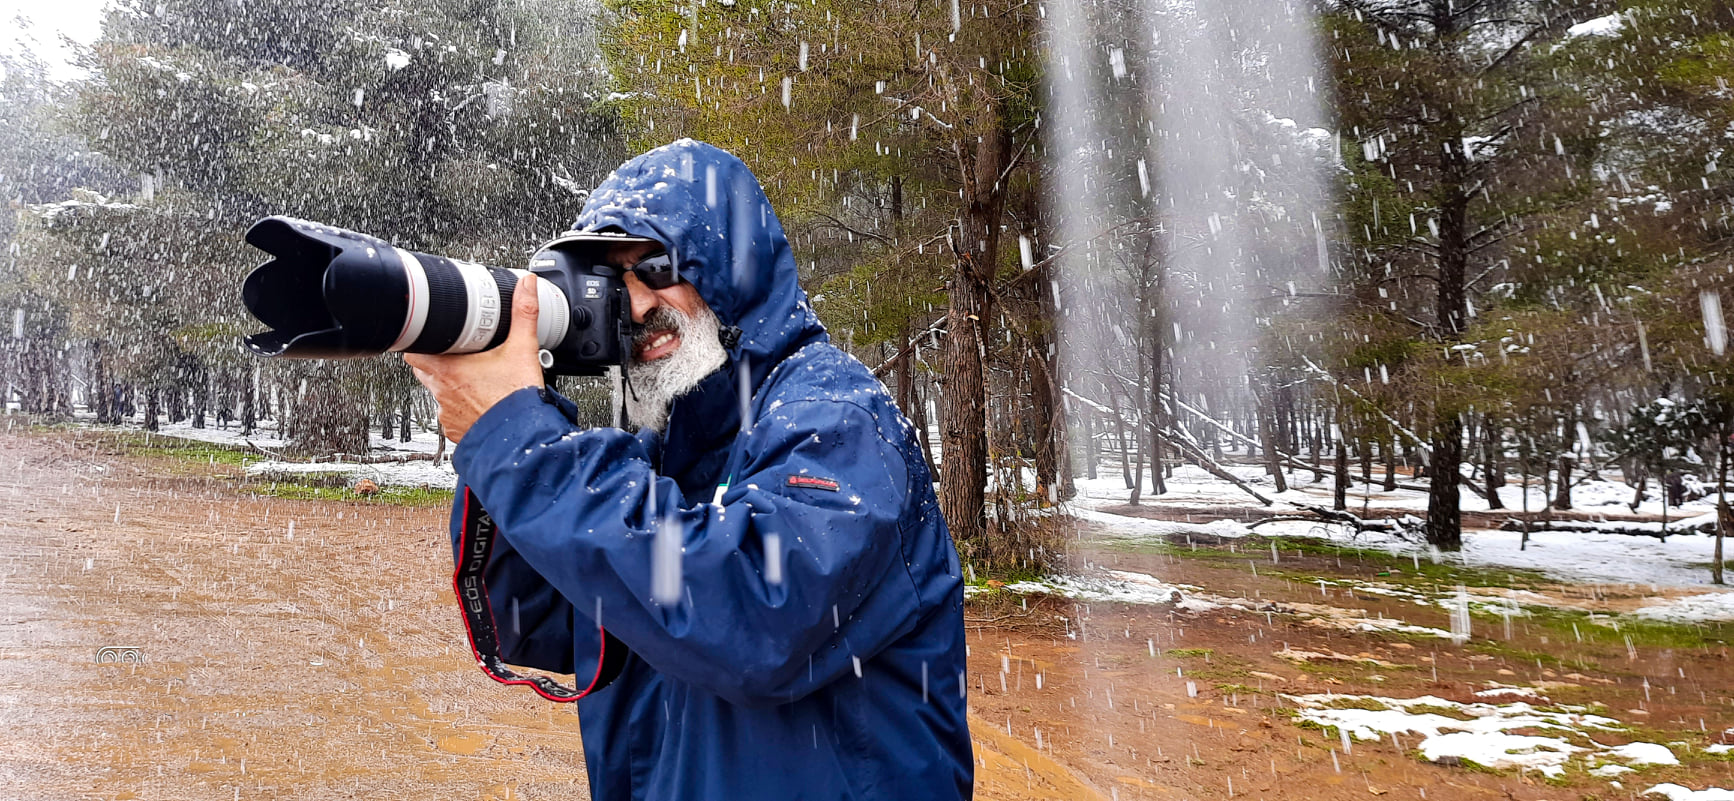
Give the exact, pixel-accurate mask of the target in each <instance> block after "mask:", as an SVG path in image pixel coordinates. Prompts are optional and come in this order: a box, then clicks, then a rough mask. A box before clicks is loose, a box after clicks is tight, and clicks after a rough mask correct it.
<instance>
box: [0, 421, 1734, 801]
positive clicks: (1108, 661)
mask: <svg viewBox="0 0 1734 801" xmlns="http://www.w3.org/2000/svg"><path fill="white" fill-rule="evenodd" d="M236 472H238V471H236V470H235V469H234V468H229V467H225V466H223V465H220V464H212V465H206V464H189V463H187V462H186V461H184V460H173V459H166V458H162V457H153V456H139V455H127V454H124V453H121V452H119V451H118V450H117V449H116V448H114V447H113V446H111V445H105V444H104V441H103V440H100V439H98V438H94V437H89V436H79V437H75V436H72V435H69V434H66V433H64V432H50V433H43V432H24V431H22V430H13V431H8V432H6V433H0V508H3V509H5V510H6V514H5V515H3V516H0V542H4V543H5V546H6V552H5V555H4V558H0V610H3V612H0V699H3V701H0V716H3V719H4V720H5V721H6V723H7V724H9V725H6V726H4V727H3V728H0V798H20V799H23V798H30V799H36V798H44V799H48V798H54V799H58V798H92V799H130V798H140V799H216V800H219V801H230V800H231V799H239V798H273V799H276V798H307V799H331V798H370V799H371V798H392V799H454V798H455V799H469V798H476V799H507V798H510V799H538V798H584V797H587V794H586V792H585V789H584V784H585V783H584V780H583V758H582V749H581V745H580V741H579V738H578V725H577V719H576V716H575V715H574V714H573V713H572V712H571V711H570V708H569V707H564V706H558V705H554V704H549V703H546V702H543V701H540V700H539V699H537V698H535V697H534V696H533V695H532V694H530V693H528V692H525V691H523V690H521V689H517V688H513V689H508V688H503V687H500V686H499V685H496V684H494V683H493V682H491V681H488V680H487V679H486V678H485V677H483V676H482V675H481V673H480V672H479V671H477V670H476V668H475V665H474V662H473V660H472V659H471V658H470V656H469V654H468V653H467V650H466V645H465V641H464V639H463V633H462V624H461V622H460V620H459V617H458V615H457V611H456V607H455V605H454V602H453V600H452V598H451V590H450V584H449V571H450V563H449V551H448V549H447V546H446V544H445V533H444V531H445V529H444V518H445V509H444V508H441V507H435V506H423V507H397V506H386V505H381V504H374V503H366V502H360V501H297V500H287V499H283V498H275V497H261V496H256V495H254V494H253V493H252V492H251V491H250V490H249V486H248V485H247V484H245V482H243V481H241V480H239V479H238V477H237V476H236V475H235V474H236ZM1078 558H1080V559H1083V560H1087V561H1097V562H1102V561H1112V562H1115V563H1116V565H1117V566H1120V567H1125V568H1126V569H1137V570H1143V571H1146V572H1149V573H1151V574H1160V575H1162V576H1163V578H1164V580H1172V581H1179V582H1188V583H1193V584H1199V585H1207V586H1210V587H1212V588H1213V591H1215V592H1219V593H1230V594H1232V593H1241V594H1246V595H1248V596H1249V597H1258V598H1261V599H1270V601H1271V602H1272V603H1274V604H1279V605H1280V604H1294V603H1301V602H1303V600H1304V599H1310V600H1318V599H1317V596H1318V595H1319V594H1320V589H1319V588H1317V587H1312V586H1310V585H1302V584H1299V583H1297V582H1296V581H1294V580H1293V579H1292V576H1291V577H1289V578H1283V577H1280V576H1272V575H1254V574H1252V573H1250V572H1247V571H1244V568H1243V567H1242V566H1239V559H1238V557H1235V558H1233V559H1229V558H1226V557H1225V558H1224V559H1222V560H1216V561H1213V560H1209V559H1179V558H1176V557H1174V556H1173V555H1171V554H1160V553H1155V554H1152V553H1124V552H1119V551H1113V552H1110V551H1100V550H1092V549H1088V548H1086V549H1084V550H1083V551H1081V552H1080V554H1079V555H1078ZM1307 558H1311V559H1314V560H1315V561H1317V562H1318V564H1311V565H1309V564H1307V562H1306V559H1303V558H1300V557H1297V558H1296V560H1295V563H1294V564H1292V565H1291V566H1290V569H1292V570H1296V571H1303V570H1309V569H1315V568H1316V569H1319V570H1323V569H1325V568H1326V567H1327V565H1325V564H1324V560H1325V557H1307ZM1365 567H1366V569H1367V571H1368V574H1369V575H1371V571H1373V570H1376V569H1377V566H1365ZM1335 569H1336V570H1339V571H1341V572H1344V573H1352V572H1353V571H1354V569H1355V568H1354V566H1350V567H1349V568H1335ZM1255 594H1256V596H1255ZM1326 594H1327V595H1328V594H1329V591H1328V590H1327V591H1326ZM1337 594H1338V595H1339V596H1341V595H1342V592H1341V591H1338V593H1337ZM1326 600H1332V599H1329V598H1327V599H1326ZM1354 600H1356V601H1358V602H1359V605H1360V606H1362V607H1365V608H1366V609H1367V610H1368V614H1386V615H1391V616H1397V615H1401V616H1403V617H1405V618H1408V619H1411V621H1412V622H1414V623H1416V624H1419V625H1424V626H1440V625H1446V624H1445V623H1444V622H1443V616H1444V612H1443V611H1439V612H1438V613H1437V614H1430V613H1425V611H1424V610H1417V609H1416V608H1415V607H1414V605H1413V604H1408V605H1404V604H1403V603H1402V602H1400V601H1396V600H1389V599H1386V600H1379V599H1372V600H1369V599H1366V598H1364V597H1363V598H1357V599H1354ZM1332 602H1334V603H1345V604H1346V603H1348V601H1347V599H1344V598H1341V597H1338V598H1336V599H1334V600H1332ZM1276 608H1279V609H1280V608H1281V607H1280V606H1278V607H1276ZM971 615H972V620H973V621H974V622H973V623H972V629H971V634H970V644H971V667H972V675H971V686H972V695H971V704H972V710H973V714H974V720H973V726H972V728H973V734H974V736H975V740H976V750H977V754H976V756H977V776H978V782H977V786H978V794H977V795H978V797H980V798H986V799H1080V798H1084V799H1088V798H1103V799H1110V798H1120V799H1131V798H1153V799H1181V798H1210V799H1215V798H1224V799H1226V798H1231V797H1233V798H1238V797H1247V796H1258V797H1266V798H1293V799H1325V798H1332V799H1335V798H1341V797H1345V796H1351V797H1352V796H1361V795H1367V796H1369V797H1388V798H1392V799H1395V798H1423V799H1434V800H1435V801H1438V800H1439V799H1455V798H1463V799H1483V798H1490V799H1497V798H1516V799H1539V798H1580V797H1581V798H1590V797H1607V798H1613V797H1626V796H1627V795H1628V794H1629V792H1630V791H1631V790H1632V789H1641V788H1642V787H1646V786H1649V784H1652V783H1655V782H1656V781H1680V782H1681V783H1683V784H1689V785H1691V786H1703V785H1704V784H1705V783H1706V782H1712V783H1714V782H1720V783H1721V784H1722V786H1730V783H1731V782H1734V776H1731V775H1730V774H1731V771H1730V770H1729V768H1730V767H1734V762H1727V761H1719V760H1717V759H1712V758H1709V757H1704V758H1687V759H1686V764H1685V765H1683V766H1681V767H1678V768H1659V769H1647V770H1646V771H1645V774H1644V776H1643V777H1642V778H1632V779H1631V780H1630V781H1629V782H1628V783H1627V784H1626V785H1625V788H1626V789H1624V790H1615V789H1611V788H1610V785H1609V782H1608V781H1607V780H1606V779H1601V778H1590V777H1587V776H1581V775H1575V774H1574V775H1568V776H1567V777H1566V778H1565V779H1564V780H1563V781H1562V783H1558V784H1549V783H1547V782H1544V781H1542V780H1541V779H1540V777H1538V776H1536V775H1534V774H1522V773H1514V772H1505V773H1494V772H1487V771H1478V770H1469V769H1467V768H1464V767H1446V766H1441V765H1434V764H1428V763H1424V762H1422V761H1420V760H1418V759H1416V758H1415V755H1414V754H1412V753H1410V751H1412V749H1413V747H1414V746H1413V742H1410V743H1409V744H1407V745H1404V744H1402V743H1398V744H1392V743H1389V742H1376V743H1354V744H1353V750H1352V752H1344V751H1343V749H1342V747H1341V743H1340V742H1339V741H1338V738H1337V737H1336V735H1335V734H1333V733H1329V732H1323V731H1318V730H1312V729H1303V728H1300V727H1297V726H1295V725H1294V724H1293V723H1292V718H1293V710H1292V709H1291V708H1290V707H1292V706H1293V703H1292V702H1291V701H1289V700H1286V699H1285V696H1284V695H1283V694H1285V693H1291V694H1292V693H1300V692H1306V693H1313V692H1324V691H1326V690H1330V691H1333V692H1337V693H1348V692H1366V691H1370V690H1377V691H1378V692H1380V693H1382V694H1386V695H1393V696H1405V695H1411V696H1412V695H1422V694H1428V693H1431V694H1434V695H1439V696H1443V697H1446V698H1450V699H1453V700H1458V701H1463V700H1470V699H1471V697H1472V694H1473V691H1474V690H1476V689H1479V688H1481V687H1482V686H1484V685H1485V683H1486V682H1488V681H1501V682H1505V683H1511V684H1518V683H1525V682H1537V681H1552V682H1555V683H1557V684H1559V685H1561V686H1560V688H1559V689H1558V690H1556V692H1557V693H1559V694H1560V695H1561V697H1562V698H1563V699H1568V700H1570V701H1572V702H1577V701H1579V700H1582V699H1584V698H1588V697H1590V696H1592V695H1593V696H1595V697H1596V698H1598V699H1602V700H1604V701H1605V703H1606V705H1607V706H1608V707H1609V708H1611V709H1616V710H1621V712H1620V714H1621V716H1622V717H1625V718H1630V717H1632V716H1631V715H1628V714H1626V712H1625V711H1624V710H1641V711H1642V713H1643V718H1644V721H1645V722H1644V724H1643V725H1644V726H1645V727H1646V729H1645V731H1644V734H1645V735H1646V736H1647V737H1649V738H1650V739H1655V738H1657V737H1665V738H1671V739H1672V740H1678V741H1690V745H1689V746H1688V747H1686V748H1684V749H1681V748H1676V751H1680V752H1682V753H1698V752H1701V751H1702V748H1703V746H1705V745H1707V744H1708V743H1710V742H1712V741H1714V739H1715V737H1716V735H1717V733H1718V732H1720V731H1721V730H1722V729H1723V728H1726V727H1728V726H1734V707H1730V706H1729V705H1728V704H1729V703H1730V701H1729V699H1728V698H1727V697H1726V696H1728V695H1730V688H1731V687H1734V682H1731V681H1730V678H1731V675H1730V665H1729V660H1728V655H1727V651H1726V649H1725V648H1724V649H1722V650H1720V651H1717V650H1716V648H1714V647H1712V646H1710V645H1706V644H1705V643H1704V642H1698V643H1696V644H1694V645H1691V646H1689V647H1679V648H1654V649H1649V648H1648V646H1644V645H1643V644H1642V643H1640V644H1639V645H1637V646H1634V648H1636V649H1643V650H1641V652H1640V651H1639V650H1631V651H1628V649H1626V648H1624V647H1621V648H1613V647H1612V646H1606V645H1605V644H1604V645H1602V646H1596V647H1595V648H1587V647H1585V648H1579V649H1577V650H1576V651H1574V653H1573V656H1572V659H1574V660H1576V661H1574V662H1572V664H1571V665H1570V666H1568V665H1566V663H1565V662H1563V661H1561V660H1559V659H1554V658H1552V657H1547V656H1545V655H1544V656H1542V657H1541V658H1542V660H1543V661H1542V663H1540V664H1535V663H1533V662H1532V660H1530V659H1529V658H1528V656H1526V655H1530V654H1533V653H1543V654H1545V650H1546V649H1545V646H1544V645H1542V643H1543V642H1545V641H1546V638H1547V636H1548V634H1547V633H1545V632H1543V631H1542V630H1540V629H1537V630H1535V631H1527V630H1524V631H1516V632H1514V633H1513V635H1512V639H1511V640H1509V641H1502V642H1501V643H1500V645H1499V647H1498V648H1481V649H1476V648H1472V647H1465V648H1454V647H1450V646H1447V645H1441V644H1439V643H1438V642H1435V641H1423V640H1418V639H1416V638H1391V637H1386V636H1379V635H1372V634H1364V633H1357V632H1350V631H1344V630H1339V629H1330V628H1323V627H1318V626H1314V625H1309V624H1307V623H1305V622H1303V621H1299V620H1294V619H1288V618H1285V617H1283V616H1273V615H1268V614H1258V613H1255V612H1246V611H1242V610H1234V609H1222V610H1215V611H1208V612H1202V613H1194V612H1187V611H1185V610H1176V609H1165V608H1160V607H1150V606H1132V605H1122V604H1095V605H1091V606H1088V607H1085V606H1081V605H1076V604H1071V603H1066V602H1060V601H1057V600H1053V599H1047V600H1043V599H1041V598H1036V599H1035V600H1034V601H1033V602H1032V601H1030V600H1028V599H1017V598H1012V597H1009V596H1006V597H1001V598H1000V599H999V600H997V601H994V602H990V603H988V604H986V605H978V606H976V607H974V608H972V612H971ZM1285 646H1286V647H1287V649H1288V650H1289V651H1291V652H1293V651H1300V650H1305V651H1309V652H1318V653H1336V654H1340V655H1363V654H1364V655H1366V657H1367V658H1369V659H1376V660H1378V662H1376V663H1375V662H1364V663H1333V664H1324V665H1318V664H1313V665H1302V664H1296V663H1294V662H1292V661H1288V660H1285V659H1283V658H1279V657H1277V656H1275V654H1276V653H1277V652H1279V651H1282V650H1283V649H1284V648H1285ZM104 647H117V648H118V647H135V648H137V649H139V651H140V652H141V653H142V655H143V661H142V663H140V664H100V665H99V664H96V661H95V660H96V657H97V652H98V650H99V649H102V648H104ZM1550 659H1551V661H1549V660H1550ZM1380 665H1383V666H1380ZM1435 671H1436V674H1435ZM1568 673H1569V674H1571V675H1575V676H1578V677H1579V678H1563V677H1564V676H1566V675H1567V674H1568ZM1549 677H1551V678H1549ZM1002 682H1003V683H1002ZM1643 682H1647V683H1644V684H1642V686H1640V683H1643ZM1571 687H1576V688H1578V689H1571ZM1612 736H1615V737H1621V736H1630V735H1612ZM1410 739H1411V740H1413V738H1410Z"/></svg>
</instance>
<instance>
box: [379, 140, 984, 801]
mask: <svg viewBox="0 0 1734 801" xmlns="http://www.w3.org/2000/svg"><path fill="white" fill-rule="evenodd" d="M575 230H576V231H577V232H578V234H580V235H583V236H589V237H592V238H594V239H595V240H596V241H599V242H603V241H612V242H613V243H612V244H611V246H609V247H608V248H607V249H606V251H605V254H606V255H605V256H603V258H602V262H603V263H605V264H607V265H609V266H611V267H612V268H614V269H616V270H620V271H621V275H622V279H623V280H624V282H625V284H626V287H627V291H628V293H629V294H630V297H631V301H632V320H633V323H634V324H635V325H636V327H637V329H638V330H637V331H636V333H635V336H634V340H633V347H632V353H631V357H630V361H629V362H628V364H627V366H626V375H627V378H628V385H629V386H628V390H627V394H626V398H627V413H628V417H629V418H630V419H631V420H632V421H633V422H635V423H637V424H638V425H639V431H638V432H637V433H636V434H631V433H628V432H626V431H623V430H620V429H614V428H593V429H588V430H582V429H580V427H579V426H578V424H577V423H576V422H575V420H576V409H575V407H574V406H573V405H572V403H571V401H569V400H566V399H565V398H563V397H561V396H559V395H558V394H556V393H553V392H551V391H548V390H547V389H546V388H545V387H544V386H543V382H542V374H541V370H540V368H539V367H538V366H537V362H536V358H537V345H536V339H535V333H534V332H535V330H536V315H537V311H538V309H537V302H536V292H535V289H534V284H535V279H533V278H525V279H524V280H521V281H520V282H519V283H518V287H517V291H516V294H515V295H514V296H513V302H512V323H511V328H510V332H509V334H508V335H507V338H506V341H505V342H504V344H502V345H501V346H500V347H498V348H495V349H493V350H489V351H483V352H481V353H476V354H470V355H465V356H406V357H405V360H406V361H407V362H409V364H410V365H411V366H412V367H414V368H415V370H416V375H417V377H418V378H420V379H421V380H422V382H423V383H424V384H426V385H427V387H428V388H429V389H430V390H431V391H432V392H433V393H434V397H435V398H436V399H437V400H438V401H439V403H440V421H441V423H442V424H443V425H444V426H445V430H446V431H447V434H448V436H450V437H451V438H452V439H453V440H454V441H456V442H458V446H457V448H456V450H455V451H454V452H453V456H452V463H453V464H454V466H456V468H457V471H458V476H459V478H460V480H461V483H460V485H459V487H458V491H457V494H456V497H455V498H454V504H453V510H452V541H453V555H454V557H455V558H456V559H457V561H458V571H457V574H456V575H455V576H454V588H455V589H456V590H457V594H458V596H459V598H460V602H461V604H462V606H463V607H464V612H465V623H466V626H467V627H468V629H469V636H470V640H471V644H472V647H473V648H474V650H475V653H476V657H477V660H478V661H479V662H480V663H481V666H482V668H483V670H484V671H486V672H487V673H488V674H489V675H490V676H492V677H493V678H495V679H496V680H498V681H501V682H503V683H507V684H515V685H525V686H529V687H531V688H532V689H534V690H535V691H536V692H537V693H538V694H540V695H542V696H543V697H545V698H547V699H549V700H553V701H560V702H572V701H575V702H577V706H578V714H579V719H580V722H581V724H582V725H581V731H582V734H583V738H584V753H585V764H586V767H587V769H588V771H589V774H590V792H591V797H592V798H594V799H597V801H640V799H672V798H703V799H756V798H763V799H831V798H838V799H845V798H846V799H854V798H896V799H948V800H949V799H963V798H968V797H969V796H970V793H971V783H972V773H973V770H972V769H973V757H972V755H971V753H970V740H969V731H968V727H967V724H966V712H965V703H964V696H965V691H966V688H967V682H966V680H965V676H964V665H965V660H964V656H965V651H964V639H963V591H962V576H961V571H960V569H959V565H958V559H957V552H956V549H955V547H954V546H953V545H952V542H951V537H950V534H949V533H948V531H947V530H946V527H945V521H944V519H943V518H941V517H940V515H939V508H938V501H937V498H936V497H935V495H934V491H933V479H932V476H931V475H930V474H929V473H928V470H927V466H926V463H925V461H924V460H923V459H922V457H921V455H920V451H919V449H918V445H917V440H916V433H915V431H914V429H913V428H912V427H911V426H910V425H909V423H908V421H907V420H906V419H904V417H903V415H902V413H901V412H899V411H898V409H897V407H896V405H895V404H894V403H893V402H892V401H891V399H890V397H889V396H888V395H887V394H886V392H885V390H884V387H883V386H881V385H880V384H879V382H878V381H877V380H876V379H875V378H874V377H873V375H872V373H871V372H870V371H868V370H867V368H865V367H864V366H862V365H861V363H860V362H858V361H856V360H855V359H854V358H853V357H851V356H849V355H848V354H847V353H844V352H843V351H842V350H840V349H838V348H837V347H835V346H833V345H832V344H831V343H830V338H829V335H828V334H826V332H825V329H824V326H822V325H820V323H819V320H818V318H817V317H816V316H815V315H814V314H813V311H812V308H811V307H810V306H809V305H808V303H807V298H806V294H805V293H804V292H803V291H802V290H801V287H800V284H799V282H798V281H797V275H796V269H795V260H794V255H793V253H792V252H791V250H790V248H789V243H788V240H787V238H786V237H785V236H784V234H783V230H782V226H781V224H780V223H779V222H778V221H777V218H776V215H775V214H774V213H773V212H772V211H771V209H770V204H769V201H768V200H767V199H766V198H765V195H764V191H763V189H762V188H760V186H759V185H758V182H757V180H756V179H754V178H753V176H752V173H751V172H750V171H748V170H747V168H746V165H744V164H742V163H741V161H740V160H739V159H737V158H735V157H734V156H731V155H729V154H727V153H725V152H723V151H721V150H718V149H717V148H715V147H712V146H710V145H705V144H701V143H698V142H693V141H691V140H682V141H680V142H676V143H674V144H671V145H668V146H666V147H662V148H658V149H656V150H653V151H651V152H649V153H646V154H644V155H642V156H639V157H638V158H635V159H633V160H632V161H629V162H627V163H626V164H624V165H622V166H621V167H620V168H619V169H618V170H616V171H615V173H614V174H613V175H610V176H609V178H608V180H607V181H605V182H603V184H602V185H601V186H600V187H598V188H597V190H596V191H595V192H594V193H593V194H592V195H591V198H590V201H589V203H588V204H586V206H585V209H584V212H583V214H582V215H580V217H579V219H578V223H577V225H576V226H575ZM507 663H510V664H514V665H525V666H529V667H533V668H539V669H543V670H549V671H553V672H556V673H564V674H571V675H573V676H574V677H575V679H576V681H575V684H576V685H577V686H575V687H565V686H561V685H559V684H557V683H556V682H554V681H553V680H551V679H549V678H548V677H546V676H541V675H529V676H526V675H521V674H519V673H517V672H515V671H514V670H513V669H512V668H511V667H510V666H509V665H508V664H507Z"/></svg>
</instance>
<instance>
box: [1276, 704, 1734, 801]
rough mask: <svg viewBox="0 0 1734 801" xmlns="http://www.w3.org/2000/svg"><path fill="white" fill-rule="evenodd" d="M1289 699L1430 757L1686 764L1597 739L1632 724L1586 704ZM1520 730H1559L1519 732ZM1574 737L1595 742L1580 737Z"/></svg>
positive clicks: (1304, 717)
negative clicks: (1404, 740) (1417, 738)
mask: <svg viewBox="0 0 1734 801" xmlns="http://www.w3.org/2000/svg"><path fill="white" fill-rule="evenodd" d="M1513 689H1522V688H1499V689H1498V690H1496V691H1490V692H1502V693H1509V692H1511V691H1512V690H1513ZM1283 697H1284V698H1286V699H1288V700H1289V701H1291V702H1293V703H1294V704H1295V706H1296V708H1297V710H1296V712H1295V720H1296V721H1297V722H1303V723H1312V724H1315V725H1318V726H1323V727H1328V728H1335V729H1339V730H1342V731H1345V732H1348V734H1349V736H1351V737H1353V738H1355V739H1357V740H1379V739H1382V738H1384V737H1387V736H1390V735H1392V734H1418V735H1421V737H1422V738H1423V739H1422V741H1421V743H1420V745H1419V746H1418V747H1419V748H1420V751H1421V754H1422V756H1424V757H1425V758H1426V759H1427V760H1428V761H1430V762H1438V761H1440V760H1443V759H1447V758H1456V759H1461V760H1465V761H1468V762H1473V763H1475V764H1477V765H1482V766H1484V767H1489V768H1494V769H1498V770H1509V769H1518V770H1536V771H1540V772H1542V773H1544V774H1546V775H1548V776H1559V775H1561V774H1562V773H1564V772H1565V769H1566V767H1567V766H1568V765H1569V764H1570V763H1571V762H1572V761H1573V760H1574V759H1582V760H1584V761H1585V762H1586V763H1599V762H1603V761H1617V762H1623V763H1625V764H1626V765H1630V766H1643V765H1677V764H1679V759H1678V758H1676V757H1675V756H1674V753H1673V751H1671V750H1669V749H1668V747H1667V746H1665V745H1659V744H1656V743H1630V744H1628V745H1621V746H1604V745H1601V744H1600V743H1597V742H1596V741H1595V740H1594V739H1593V737H1592V736H1591V735H1592V734H1593V733H1594V732H1598V731H1619V730H1622V729H1624V728H1625V726H1624V725H1623V724H1621V723H1620V722H1619V721H1618V720H1615V719H1613V718H1610V717H1606V716H1603V715H1595V714H1591V713H1589V712H1588V711H1587V708H1586V707H1581V706H1559V707H1553V708H1552V709H1542V708H1538V707H1536V706H1534V705H1532V704H1529V703H1527V702H1523V701H1517V702H1513V703H1506V704H1491V703H1484V702H1482V703H1472V704H1462V703H1458V702H1456V701H1449V700H1446V699H1444V698H1439V697H1437V696H1431V695H1427V696H1422V697H1420V698H1387V697H1382V696H1373V695H1334V694H1324V695H1285V696H1283ZM1538 697H1539V696H1538ZM1517 730H1530V731H1537V730H1541V731H1557V732H1559V734H1558V736H1544V735H1540V734H1515V733H1513V732H1515V731H1517ZM1574 737H1575V738H1576V740H1577V741H1578V742H1582V743H1587V744H1585V745H1579V744H1578V743H1577V742H1573V738H1574ZM1731 801H1734V799H1731Z"/></svg>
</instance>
